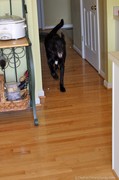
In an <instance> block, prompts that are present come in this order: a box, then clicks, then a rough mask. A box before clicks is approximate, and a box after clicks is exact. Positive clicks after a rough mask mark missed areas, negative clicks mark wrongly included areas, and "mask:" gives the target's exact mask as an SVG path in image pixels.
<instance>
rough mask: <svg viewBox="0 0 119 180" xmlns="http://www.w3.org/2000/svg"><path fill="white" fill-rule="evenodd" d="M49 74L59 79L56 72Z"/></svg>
mask: <svg viewBox="0 0 119 180" xmlns="http://www.w3.org/2000/svg"><path fill="white" fill-rule="evenodd" d="M51 75H52V77H53V78H54V79H55V80H58V79H59V77H58V75H57V73H51Z"/></svg>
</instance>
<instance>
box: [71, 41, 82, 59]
mask: <svg viewBox="0 0 119 180" xmlns="http://www.w3.org/2000/svg"><path fill="white" fill-rule="evenodd" d="M73 48H74V50H75V51H76V52H77V53H78V54H80V56H81V57H82V52H81V50H80V49H79V48H77V46H76V45H75V44H73Z"/></svg>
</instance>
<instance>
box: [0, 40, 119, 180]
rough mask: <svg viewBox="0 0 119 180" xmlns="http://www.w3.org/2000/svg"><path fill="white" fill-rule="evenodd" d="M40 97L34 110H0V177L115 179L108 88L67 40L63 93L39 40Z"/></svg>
mask: <svg viewBox="0 0 119 180" xmlns="http://www.w3.org/2000/svg"><path fill="white" fill-rule="evenodd" d="M41 52H42V70H43V87H44V91H45V95H46V98H44V99H41V102H42V106H41V107H40V108H38V109H37V114H38V117H39V120H40V125H39V126H38V127H34V125H33V119H32V112H31V111H30V110H27V111H25V112H24V111H23V112H15V113H6V114H0V180H85V179H89V180H91V179H92V180H93V179H96V180H102V179H107V180H109V179H111V180H112V179H116V178H115V176H114V174H113V172H112V169H111V163H112V160H111V131H112V122H111V121H112V120H111V116H112V112H111V108H112V107H111V106H112V105H111V90H107V89H106V88H105V87H104V86H103V79H102V78H101V77H100V76H99V75H98V73H97V72H96V71H95V70H94V69H93V68H92V66H90V65H89V64H88V63H87V62H86V61H84V60H82V59H81V57H80V56H79V55H78V54H77V53H76V52H75V51H74V50H73V48H72V44H71V43H70V42H69V41H67V59H66V66H65V87H66V90H67V91H66V93H61V92H60V91H59V81H55V80H53V79H52V77H51V76H50V73H49V69H48V66H47V62H46V56H45V51H44V46H43V45H42V44H41Z"/></svg>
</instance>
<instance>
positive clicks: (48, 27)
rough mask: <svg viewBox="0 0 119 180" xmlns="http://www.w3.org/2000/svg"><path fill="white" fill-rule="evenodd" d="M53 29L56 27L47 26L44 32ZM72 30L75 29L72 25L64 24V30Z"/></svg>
mask: <svg viewBox="0 0 119 180" xmlns="http://www.w3.org/2000/svg"><path fill="white" fill-rule="evenodd" d="M53 28H54V26H45V27H44V30H47V29H53ZM70 28H73V25H72V24H64V26H63V27H62V29H70Z"/></svg>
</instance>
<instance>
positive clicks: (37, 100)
mask: <svg viewBox="0 0 119 180" xmlns="http://www.w3.org/2000/svg"><path fill="white" fill-rule="evenodd" d="M44 96H45V93H44V91H43V90H41V91H39V93H38V97H37V98H36V99H35V104H36V105H39V104H40V98H39V97H44Z"/></svg>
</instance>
